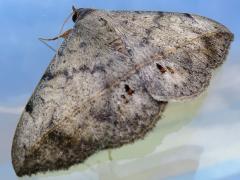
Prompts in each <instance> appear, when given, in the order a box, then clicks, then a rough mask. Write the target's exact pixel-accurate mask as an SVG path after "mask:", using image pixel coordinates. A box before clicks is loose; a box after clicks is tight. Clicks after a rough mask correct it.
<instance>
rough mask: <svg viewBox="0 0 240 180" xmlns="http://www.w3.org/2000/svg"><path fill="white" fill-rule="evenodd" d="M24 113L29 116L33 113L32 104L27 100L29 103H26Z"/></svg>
mask: <svg viewBox="0 0 240 180" xmlns="http://www.w3.org/2000/svg"><path fill="white" fill-rule="evenodd" d="M25 111H26V112H28V113H29V114H31V113H32V111H33V102H32V100H29V102H28V103H27V105H26V107H25Z"/></svg>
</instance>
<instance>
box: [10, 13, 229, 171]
mask: <svg viewBox="0 0 240 180" xmlns="http://www.w3.org/2000/svg"><path fill="white" fill-rule="evenodd" d="M79 12H80V13H79V14H80V17H78V19H76V24H75V27H74V29H73V32H72V34H71V35H70V36H69V38H68V39H67V40H66V41H64V43H63V44H62V46H61V47H60V49H59V50H58V52H57V54H56V55H55V57H54V59H53V60H52V62H51V63H50V65H49V66H48V68H47V70H46V72H45V73H44V75H43V77H42V79H41V81H40V82H39V84H38V86H37V87H36V89H35V91H34V93H33V95H32V97H31V98H30V100H29V102H28V104H27V105H26V108H25V110H24V112H23V114H22V116H21V119H20V121H19V124H18V127H17V129H16V132H15V136H14V141H13V147H12V159H13V165H14V169H15V171H16V173H17V175H19V176H23V175H29V174H33V173H37V172H43V171H47V170H56V169H63V168H68V167H70V166H71V165H73V164H76V163H79V162H83V161H84V160H85V159H86V158H87V157H88V156H90V155H91V154H93V153H94V152H97V151H99V150H101V149H106V148H113V147H119V146H121V145H123V144H126V143H130V142H133V141H134V140H136V139H139V138H143V137H144V136H145V134H146V133H147V132H148V131H149V130H150V129H152V128H153V127H154V125H155V124H156V122H157V120H158V119H159V118H160V116H161V113H162V112H163V110H164V107H165V105H166V101H168V100H178V99H186V98H188V97H192V96H195V95H197V94H199V93H200V92H202V91H203V90H204V89H205V87H206V86H207V85H208V83H209V79H210V77H211V70H212V69H214V68H215V67H217V66H218V65H219V64H221V63H222V61H223V60H224V57H225V55H226V53H227V48H228V46H229V43H230V40H231V38H232V35H231V33H230V32H229V31H228V30H227V29H226V28H225V27H223V26H222V25H220V24H218V23H216V22H213V21H211V20H208V19H206V18H203V17H200V16H195V15H189V14H177V13H159V12H116V11H112V12H106V11H100V10H90V9H79ZM75 18H76V17H75ZM163 101H164V102H163Z"/></svg>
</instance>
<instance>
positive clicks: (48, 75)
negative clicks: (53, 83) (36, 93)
mask: <svg viewBox="0 0 240 180" xmlns="http://www.w3.org/2000/svg"><path fill="white" fill-rule="evenodd" d="M53 78H54V75H53V74H52V73H51V72H50V71H49V70H47V71H46V72H45V74H44V75H43V77H42V79H43V80H44V81H49V80H51V79H53Z"/></svg>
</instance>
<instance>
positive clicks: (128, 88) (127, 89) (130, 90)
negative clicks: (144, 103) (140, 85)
mask: <svg viewBox="0 0 240 180" xmlns="http://www.w3.org/2000/svg"><path fill="white" fill-rule="evenodd" d="M124 88H125V91H126V92H127V93H128V95H130V96H131V95H132V94H133V93H134V90H133V89H131V88H130V86H129V85H127V84H125V85H124Z"/></svg>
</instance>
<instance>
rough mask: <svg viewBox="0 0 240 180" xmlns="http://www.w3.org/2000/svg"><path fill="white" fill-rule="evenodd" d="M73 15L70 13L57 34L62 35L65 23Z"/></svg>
mask: <svg viewBox="0 0 240 180" xmlns="http://www.w3.org/2000/svg"><path fill="white" fill-rule="evenodd" d="M73 7H74V6H73ZM73 13H74V11H72V12H71V13H70V14H69V15H68V17H67V18H66V19H65V20H64V22H63V25H62V26H61V29H60V32H59V34H62V31H63V28H64V26H65V25H66V23H67V22H68V20H69V19H70V18H71V17H72V15H73Z"/></svg>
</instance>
